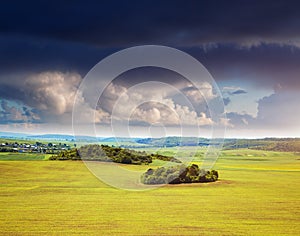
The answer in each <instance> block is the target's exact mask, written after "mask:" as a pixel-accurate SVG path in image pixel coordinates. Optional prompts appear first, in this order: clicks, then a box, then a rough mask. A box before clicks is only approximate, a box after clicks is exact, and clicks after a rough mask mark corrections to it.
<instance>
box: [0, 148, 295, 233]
mask: <svg viewBox="0 0 300 236" xmlns="http://www.w3.org/2000/svg"><path fill="white" fill-rule="evenodd" d="M249 155H250V156H249ZM251 155H252V156H251ZM251 158H253V159H251ZM265 159H267V160H265ZM199 161H200V160H195V162H196V163H199ZM157 164H160V163H158V162H155V163H154V164H153V165H151V166H155V165H157ZM128 168H133V169H139V168H141V169H145V168H148V166H130V167H128ZM214 168H215V169H217V170H219V174H220V181H218V182H215V183H207V184H182V185H167V186H164V187H162V188H159V189H155V190H151V191H144V192H143V191H142V192H130V191H125V190H119V189H115V188H111V187H109V186H107V185H106V184H104V183H102V182H101V181H99V180H98V179H97V178H96V177H95V176H94V175H93V174H91V173H90V172H89V171H88V170H87V169H86V167H85V165H84V163H82V162H80V161H26V162H25V161H24V162H20V161H0V173H1V177H0V181H1V182H0V184H1V187H0V209H1V215H0V235H45V234H49V235H76V234H82V235H272V236H273V235H299V233H300V226H299V222H300V190H299V187H300V186H299V182H300V176H299V174H300V160H299V156H297V155H295V154H293V153H274V152H263V151H251V150H236V151H225V152H223V154H222V155H221V156H220V158H219V159H218V161H217V163H216V165H215V167H214Z"/></svg>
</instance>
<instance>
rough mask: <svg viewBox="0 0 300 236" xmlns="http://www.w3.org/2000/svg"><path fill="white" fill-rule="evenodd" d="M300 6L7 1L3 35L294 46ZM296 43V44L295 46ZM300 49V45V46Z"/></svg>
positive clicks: (116, 43) (103, 42)
mask: <svg viewBox="0 0 300 236" xmlns="http://www.w3.org/2000/svg"><path fill="white" fill-rule="evenodd" d="M298 9H299V2H298V1H283V0H282V1H275V2H274V1H209V2H208V1H206V2H204V1H129V2H128V1H7V2H5V3H1V10H0V22H1V23H0V28H1V32H2V33H11V34H19V35H20V34H21V35H22V34H23V35H31V36H36V37H44V38H53V39H58V40H66V41H72V42H74V41H75V42H85V43H91V44H96V45H98V46H101V47H103V46H106V47H107V46H112V47H120V46H125V47H127V46H131V45H136V44H147V43H158V44H172V45H177V46H187V45H199V43H209V44H211V43H220V42H221V43H223V42H237V43H242V44H249V43H250V44H251V43H257V42H260V41H262V42H264V41H265V42H277V43H280V42H283V43H291V44H293V43H295V42H294V40H296V39H297V38H298V36H299V30H300V29H299V27H298V26H299V22H300V16H299V12H298ZM296 43H297V42H296ZM298 43H299V42H298Z"/></svg>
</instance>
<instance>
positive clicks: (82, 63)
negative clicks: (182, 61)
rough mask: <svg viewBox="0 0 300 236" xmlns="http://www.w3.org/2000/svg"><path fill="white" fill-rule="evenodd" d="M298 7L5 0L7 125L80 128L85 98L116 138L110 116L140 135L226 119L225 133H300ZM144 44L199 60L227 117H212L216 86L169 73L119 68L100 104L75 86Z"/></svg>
mask: <svg viewBox="0 0 300 236" xmlns="http://www.w3.org/2000/svg"><path fill="white" fill-rule="evenodd" d="M299 10H300V4H299V2H298V1H243V0H240V1H187V0H185V1H13V0H12V1H2V2H1V7H0V130H1V131H12V132H26V133H72V112H73V104H74V99H75V97H76V94H77V99H79V100H80V104H79V106H80V108H81V109H82V113H84V114H85V115H86V117H87V119H89V118H90V117H91V120H93V122H95V124H96V127H98V131H97V134H98V135H100V136H110V135H111V129H112V128H111V126H110V122H111V120H112V114H113V119H114V120H115V121H116V123H118V124H127V126H128V125H129V126H130V127H131V130H134V131H138V132H137V133H134V134H132V135H134V136H137V135H138V136H149V135H153V134H154V133H155V135H157V136H159V135H164V134H166V133H167V134H168V135H176V134H178V133H176V132H177V131H178V130H179V128H182V127H186V128H187V130H189V129H190V130H194V129H193V128H192V126H198V127H200V130H203V133H201V132H200V135H202V134H203V135H205V132H204V131H205V130H211V127H212V126H213V127H216V128H218V127H219V128H220V127H223V126H226V129H227V131H226V137H266V136H269V137H270V136H290V137H295V136H297V137H299V136H300V122H299V121H300V105H299V102H300V14H299ZM139 45H164V46H169V47H173V48H176V49H179V50H182V51H183V52H186V53H188V54H190V55H191V56H193V57H194V58H196V59H197V60H199V61H200V62H201V63H202V64H203V65H204V66H205V67H206V69H207V70H208V71H209V73H210V74H211V75H212V77H213V78H214V80H215V81H216V84H217V86H218V88H219V90H220V91H221V93H222V100H223V101H224V104H225V109H224V115H225V116H226V118H224V117H223V116H222V117H218V118H216V117H212V115H211V111H210V108H209V106H208V103H209V102H213V101H214V100H215V99H217V98H216V97H217V95H218V94H217V93H216V91H215V88H214V86H213V85H212V84H209V83H206V82H203V83H202V84H201V91H198V90H197V89H195V88H194V87H193V86H192V85H191V84H190V83H189V81H187V80H186V78H184V77H182V76H181V75H178V74H177V73H175V72H172V71H167V70H164V69H158V68H140V69H136V70H132V71H128V72H126V73H124V74H122V75H120V76H118V77H117V78H116V79H115V80H114V81H113V82H112V83H111V84H110V85H109V86H108V87H107V88H106V89H105V91H104V93H103V94H102V95H101V96H100V95H99V96H100V99H99V103H98V105H97V107H93V106H91V104H89V102H88V98H86V97H85V96H84V94H78V93H77V90H78V88H79V86H80V84H81V82H82V81H83V79H84V78H85V76H86V74H87V73H88V72H89V71H90V69H91V68H93V67H94V66H95V65H96V64H97V63H98V62H99V61H101V60H102V59H103V58H105V57H107V56H109V55H111V54H112V53H115V52H117V51H119V50H122V49H125V48H128V47H133V46H139ZM147 81H159V82H161V84H159V83H157V84H155V83H152V84H149V83H148V84H147V83H146V84H145V82H147ZM143 83H144V85H143ZM139 85H140V86H139ZM133 104H139V105H138V106H133ZM128 117H130V120H128ZM127 126H126V125H125V127H127ZM127 128H128V127H127ZM168 128H169V130H170V131H168V132H167V131H166V129H168ZM82 130H83V131H84V128H83V129H82ZM118 130H119V132H122V129H121V128H120V129H119V128H118ZM145 130H146V131H145ZM152 131H153V133H151V132H152ZM143 132H144V133H143ZM145 132H148V133H145ZM83 133H84V132H83ZM190 134H191V135H194V133H192V132H191V133H190ZM119 135H122V133H119Z"/></svg>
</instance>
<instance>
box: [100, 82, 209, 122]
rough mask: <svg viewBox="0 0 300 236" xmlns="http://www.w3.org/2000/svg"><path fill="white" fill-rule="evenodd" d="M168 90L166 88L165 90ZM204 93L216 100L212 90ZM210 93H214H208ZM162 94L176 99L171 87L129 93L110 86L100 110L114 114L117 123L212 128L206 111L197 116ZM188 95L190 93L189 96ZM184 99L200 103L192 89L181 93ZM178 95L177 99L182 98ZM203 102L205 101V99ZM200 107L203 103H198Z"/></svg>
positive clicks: (123, 88) (102, 99) (205, 87)
mask: <svg viewBox="0 0 300 236" xmlns="http://www.w3.org/2000/svg"><path fill="white" fill-rule="evenodd" d="M164 86H166V87H164ZM203 88H204V93H207V94H208V95H209V96H208V97H209V98H207V99H212V98H213V97H214V95H213V94H212V90H211V87H209V86H208V85H204V87H203ZM208 90H210V91H209V92H208ZM161 91H169V92H170V94H173V95H174V91H171V90H170V89H169V88H168V87H167V85H163V84H161V85H160V88H159V89H157V90H155V89H147V84H146V85H144V86H143V85H141V86H140V87H135V88H130V89H127V88H125V87H122V86H120V85H115V84H110V85H109V86H108V87H107V89H106V90H105V92H104V94H103V96H102V97H101V98H100V105H99V107H101V108H103V109H104V110H105V111H108V112H109V113H112V114H113V118H114V119H117V120H128V121H129V120H130V121H134V122H136V123H137V124H141V123H148V124H154V123H161V124H164V125H200V126H207V125H212V124H213V123H214V122H213V121H212V119H211V118H209V117H207V115H206V114H205V111H202V112H199V113H197V112H196V111H194V110H192V109H191V108H190V107H189V106H187V105H182V104H177V103H176V102H174V100H173V99H172V98H170V97H169V94H168V93H161ZM186 92H187V93H186ZM177 93H178V94H179V95H180V93H182V94H181V96H187V95H188V96H189V98H190V99H191V98H193V99H194V101H195V100H197V101H198V99H200V98H199V97H198V96H201V94H197V93H196V92H195V89H194V88H192V87H188V89H183V91H177ZM178 94H177V95H178ZM201 101H202V102H203V99H202V98H201ZM198 103H199V101H198Z"/></svg>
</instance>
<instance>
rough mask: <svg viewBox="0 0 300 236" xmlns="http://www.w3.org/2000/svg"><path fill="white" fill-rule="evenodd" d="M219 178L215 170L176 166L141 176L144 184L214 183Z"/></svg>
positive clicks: (152, 170)
mask: <svg viewBox="0 0 300 236" xmlns="http://www.w3.org/2000/svg"><path fill="white" fill-rule="evenodd" d="M218 178H219V175H218V172H217V171H216V170H211V171H209V170H204V169H200V168H199V167H198V165H195V164H192V165H191V166H188V167H186V166H185V165H177V166H170V167H159V168H157V169H148V170H147V171H146V172H145V173H144V174H143V175H142V176H141V181H142V183H144V184H181V183H205V182H214V181H217V180H218Z"/></svg>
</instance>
